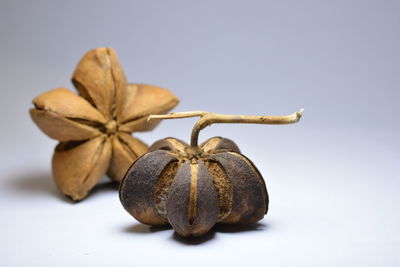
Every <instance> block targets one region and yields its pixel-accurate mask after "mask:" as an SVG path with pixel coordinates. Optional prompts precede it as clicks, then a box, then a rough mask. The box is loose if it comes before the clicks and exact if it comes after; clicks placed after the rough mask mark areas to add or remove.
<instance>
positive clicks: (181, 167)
mask: <svg viewBox="0 0 400 267" xmlns="http://www.w3.org/2000/svg"><path fill="white" fill-rule="evenodd" d="M189 148H190V147H189V146H188V145H187V144H186V143H184V142H183V141H181V140H178V139H175V138H165V139H162V140H160V141H157V142H156V143H154V144H153V145H152V146H151V147H150V148H149V152H148V153H147V154H145V155H143V156H142V157H141V158H139V159H138V160H137V161H136V162H135V163H134V164H133V165H132V166H131V167H130V169H129V170H128V172H127V173H126V175H125V177H124V179H123V180H122V183H121V187H120V199H121V203H122V205H123V206H124V208H125V209H126V210H127V211H128V212H129V213H130V214H131V215H132V216H133V217H135V218H136V219H137V220H138V221H140V222H142V223H144V224H149V225H165V224H168V223H169V224H171V225H172V227H173V228H174V230H175V231H176V232H177V233H178V234H179V235H181V236H190V235H193V236H200V235H203V234H205V233H207V232H208V231H209V230H210V229H211V228H212V227H213V226H214V225H215V224H216V223H217V222H220V223H230V224H236V223H238V224H249V223H254V222H257V221H259V220H261V219H262V218H263V217H264V214H266V213H267V211H268V194H267V190H266V187H265V183H264V180H263V178H262V176H261V174H260V173H259V171H258V170H257V168H256V167H255V166H254V164H253V163H252V162H251V161H250V160H249V159H248V158H246V157H245V156H243V155H242V154H240V151H239V148H238V147H237V145H236V144H235V143H234V142H233V141H231V140H229V139H226V138H222V137H214V138H211V139H209V140H207V141H206V142H205V143H204V144H202V145H201V146H200V152H198V153H196V154H192V153H191V152H190V149H189Z"/></svg>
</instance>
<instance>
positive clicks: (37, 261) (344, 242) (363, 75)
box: [0, 1, 400, 266]
mask: <svg viewBox="0 0 400 267" xmlns="http://www.w3.org/2000/svg"><path fill="white" fill-rule="evenodd" d="M399 8H400V5H399V2H398V1H112V3H111V1H68V2H66V1H1V3H0V37H1V42H0V48H1V49H0V81H1V92H2V97H1V98H0V104H1V105H0V112H1V116H0V123H1V131H0V133H1V139H0V145H1V146H0V162H1V165H0V173H1V175H0V190H1V192H0V211H1V228H0V242H1V243H0V244H1V249H0V265H2V266H14V265H15V266H55V265H57V266H80V265H95V266H110V265H125V266H146V265H158V266H159V265H161V264H162V265H163V266H187V265H191V266H225V265H226V266H399V265H400V231H399V224H400V216H399V208H398V205H399V203H400V196H399V188H400V179H399V173H400V168H399V159H400V149H399V148H400V146H399V134H400V131H399V122H400V121H399V116H398V112H399V110H398V106H399V99H400V94H399V89H400V88H399V85H400V73H399V70H400V63H399V62H400V50H399V47H400V15H399V14H400V13H399V10H400V9H399ZM102 46H112V47H114V48H115V49H116V50H117V52H118V54H119V58H120V61H121V63H122V65H123V67H124V69H125V73H126V75H127V77H128V80H129V81H131V82H143V83H150V84H155V85H159V86H163V87H166V88H169V89H171V90H172V91H173V92H174V93H175V94H176V95H177V96H178V97H180V99H181V104H180V105H179V106H178V107H177V108H176V109H175V111H184V110H197V109H204V110H208V111H213V112H219V113H226V114H254V115H258V114H260V115H261V114H269V115H285V114H290V113H292V112H294V111H296V110H298V109H299V108H301V107H304V108H305V110H306V111H305V114H304V117H303V119H302V121H301V122H300V123H299V124H296V125H290V126H262V125H213V126H212V127H210V128H207V129H205V130H204V131H203V132H202V133H201V134H200V139H201V140H205V139H206V138H209V137H211V136H215V135H222V136H226V137H228V138H231V139H233V140H235V141H236V143H237V144H238V145H239V147H240V148H241V150H242V152H243V153H244V154H245V155H246V156H248V157H249V158H250V159H252V160H253V162H254V163H255V164H256V166H258V168H259V169H260V171H261V173H262V174H263V175H264V177H265V180H266V183H267V187H268V191H269V194H270V211H269V213H268V215H267V216H266V217H265V218H264V219H263V220H262V221H260V223H259V224H257V225H255V226H253V227H247V228H237V227H221V226H219V227H216V229H215V230H213V231H212V232H210V233H209V234H207V235H206V236H204V237H203V238H200V239H189V240H187V239H182V238H179V237H178V236H176V235H175V234H174V232H173V231H172V230H171V229H158V228H156V229H154V228H149V227H148V226H145V225H142V224H140V223H138V222H137V221H135V220H134V219H133V218H132V217H130V215H129V214H127V213H126V212H125V211H124V209H123V208H122V206H121V204H120V203H119V199H118V194H117V189H116V187H115V186H113V185H111V184H109V183H107V178H105V179H104V182H103V184H102V185H100V186H98V187H96V189H95V190H94V191H93V193H92V194H91V195H90V196H89V197H88V198H87V199H86V200H84V201H82V202H79V203H75V204H74V203H71V202H70V201H69V200H68V199H66V198H65V197H63V196H62V195H61V194H60V193H59V192H58V191H57V189H56V187H55V185H54V183H53V181H52V178H51V168H50V159H51V155H52V152H53V149H54V146H55V145H56V142H55V141H54V140H51V139H49V138H48V137H46V136H45V135H44V134H42V133H41V132H40V131H39V130H38V129H37V127H36V126H35V125H34V124H33V122H32V121H31V120H30V118H29V116H28V109H29V108H30V107H31V103H30V102H31V99H33V97H35V96H36V95H38V94H40V93H42V92H44V91H46V90H49V89H52V88H55V87H59V86H64V87H68V88H71V89H72V85H71V83H70V81H69V79H70V77H71V74H72V71H73V69H74V68H75V65H76V63H77V62H78V60H79V59H80V57H81V56H82V55H83V54H84V53H85V52H86V51H88V50H89V49H92V48H95V47H102ZM194 121H195V120H194V119H186V120H174V121H165V122H163V123H162V124H160V126H159V127H158V128H156V130H155V131H153V132H151V133H142V134H140V135H137V136H139V137H140V138H141V139H142V140H144V141H145V142H147V143H149V144H150V143H152V142H154V141H156V140H157V139H160V138H163V137H166V136H175V137H178V138H181V139H184V140H188V139H189V135H190V131H191V127H192V125H193V123H194Z"/></svg>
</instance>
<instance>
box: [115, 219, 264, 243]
mask: <svg viewBox="0 0 400 267" xmlns="http://www.w3.org/2000/svg"><path fill="white" fill-rule="evenodd" d="M269 228H270V226H269V225H267V224H264V223H255V224H250V225H229V224H217V225H216V226H214V227H213V228H212V229H211V230H210V231H209V232H208V233H207V234H205V235H203V236H200V237H181V236H179V235H178V234H177V233H176V232H175V231H173V229H172V227H171V226H170V225H168V226H149V225H145V224H141V223H136V224H133V225H130V226H128V227H125V228H123V229H122V232H125V233H130V234H151V233H157V232H161V231H165V230H169V231H171V232H172V236H171V237H170V239H171V240H173V241H176V242H178V243H181V244H185V245H201V244H203V243H206V242H207V241H211V240H213V239H214V238H215V237H216V234H217V233H233V234H236V233H241V232H251V231H265V230H268V229H269Z"/></svg>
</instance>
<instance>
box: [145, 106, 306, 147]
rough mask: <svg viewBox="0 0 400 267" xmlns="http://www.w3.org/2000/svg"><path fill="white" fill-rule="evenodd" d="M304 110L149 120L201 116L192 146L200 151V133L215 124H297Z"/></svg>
mask: <svg viewBox="0 0 400 267" xmlns="http://www.w3.org/2000/svg"><path fill="white" fill-rule="evenodd" d="M303 112H304V109H300V110H299V111H297V112H295V113H293V114H291V115H287V116H248V115H224V114H216V113H211V112H206V111H200V110H197V111H186V112H173V113H169V114H163V115H150V116H149V118H148V120H153V119H179V118H190V117H196V116H200V117H201V118H200V119H199V120H198V121H197V122H196V124H195V125H194V127H193V130H192V136H191V139H190V146H191V147H192V149H193V150H198V139H199V133H200V131H201V130H202V129H204V128H205V127H207V126H209V125H211V124H214V123H255V124H290V123H296V122H298V121H299V120H300V118H301V116H302V115H303Z"/></svg>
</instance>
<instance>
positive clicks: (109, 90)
mask: <svg viewBox="0 0 400 267" xmlns="http://www.w3.org/2000/svg"><path fill="white" fill-rule="evenodd" d="M72 82H73V84H74V85H75V87H76V89H77V91H78V93H79V95H76V94H74V93H73V92H71V91H69V90H68V89H65V88H57V89H53V90H50V91H48V92H46V93H43V94H41V95H39V96H37V97H36V98H35V99H34V100H33V104H34V106H35V108H32V109H31V110H30V114H31V117H32V119H33V121H34V122H35V123H36V124H37V125H38V126H39V128H40V129H41V130H42V131H43V132H44V133H45V134H47V135H48V136H49V137H51V138H54V139H57V140H59V141H60V144H59V145H58V146H57V147H56V150H55V153H54V156H53V164H52V166H53V176H54V179H55V181H56V184H57V186H58V188H59V189H60V191H61V192H63V193H64V194H65V195H68V196H70V197H71V198H73V199H74V200H80V199H83V198H85V197H86V196H87V194H88V193H89V192H90V190H91V189H92V188H93V187H94V186H95V185H96V183H97V182H98V181H99V180H101V178H102V177H103V176H104V174H105V173H107V174H108V175H109V176H110V178H112V179H113V180H115V181H120V180H121V179H122V177H123V175H124V174H125V172H126V170H127V169H128V167H129V166H130V165H131V164H132V162H133V161H134V160H135V159H136V158H138V157H139V156H141V155H142V154H144V153H145V152H146V150H147V145H146V144H145V143H143V142H142V141H140V140H139V139H137V138H134V137H132V136H131V133H132V132H142V131H149V130H152V129H153V128H154V127H155V126H156V125H157V124H158V122H147V117H148V116H149V115H150V114H155V113H165V112H167V111H169V110H170V109H172V108H173V107H174V106H175V105H176V104H178V102H179V100H178V98H177V97H176V96H175V95H173V94H172V93H171V92H170V91H169V90H167V89H163V88H160V87H156V86H152V85H142V84H128V83H127V81H126V78H125V74H124V72H123V70H122V67H121V65H120V64H119V61H118V58H117V55H116V53H115V51H114V50H113V49H112V48H98V49H94V50H91V51H89V52H88V53H86V54H85V55H84V56H83V58H82V59H81V60H80V62H79V64H78V66H77V67H76V69H75V72H74V74H73V77H72Z"/></svg>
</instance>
